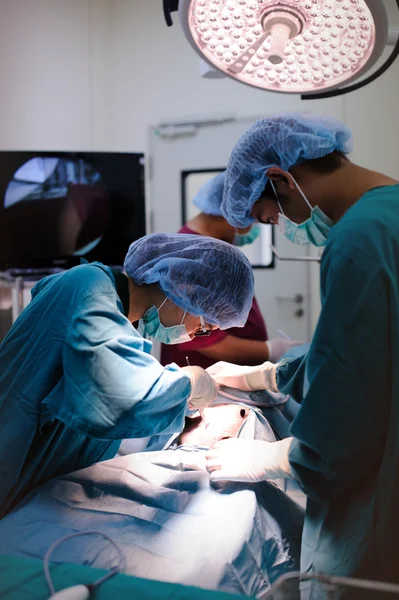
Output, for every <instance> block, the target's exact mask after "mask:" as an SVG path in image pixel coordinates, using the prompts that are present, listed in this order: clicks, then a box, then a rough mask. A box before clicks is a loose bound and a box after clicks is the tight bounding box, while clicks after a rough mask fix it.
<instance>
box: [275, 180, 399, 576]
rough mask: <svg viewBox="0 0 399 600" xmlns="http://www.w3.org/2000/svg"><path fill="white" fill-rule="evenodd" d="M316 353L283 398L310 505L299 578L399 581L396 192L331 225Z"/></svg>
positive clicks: (284, 375)
mask: <svg viewBox="0 0 399 600" xmlns="http://www.w3.org/2000/svg"><path fill="white" fill-rule="evenodd" d="M321 300H322V310H321V315H320V319H319V322H318V325H317V328H316V332H315V335H314V339H313V341H312V344H311V347H310V350H309V352H308V354H307V355H306V356H305V357H300V358H298V359H296V360H293V361H291V362H286V363H285V364H283V365H282V366H281V367H280V368H279V369H278V373H277V384H278V388H279V390H281V391H282V392H285V393H289V394H291V395H292V396H293V397H294V398H295V399H296V400H298V401H299V402H301V403H302V405H301V409H300V411H299V413H298V416H297V417H296V419H295V421H294V423H293V425H292V429H291V432H292V435H293V436H294V442H293V445H292V447H291V450H290V457H289V458H290V464H291V467H292V470H293V471H294V473H295V476H296V477H297V479H298V480H299V481H300V483H301V485H302V487H303V489H304V491H305V492H306V494H307V495H308V503H307V510H306V518H305V527H304V534H303V544H302V571H307V572H309V571H317V572H328V573H332V574H334V575H343V576H355V577H362V578H367V579H379V580H385V581H392V582H399V559H398V558H397V556H398V555H397V548H398V543H399V186H398V185H394V186H388V187H382V188H376V189H374V190H370V191H369V192H368V193H366V194H365V195H364V196H362V197H361V198H360V199H359V201H358V202H356V203H355V204H354V205H353V206H352V207H351V208H350V209H349V210H348V211H347V212H346V213H345V215H344V216H343V218H342V219H341V220H340V221H339V222H338V223H337V224H336V225H335V226H334V227H333V229H332V231H331V233H330V236H329V239H328V242H327V245H326V248H325V252H324V254H323V258H322V262H321Z"/></svg>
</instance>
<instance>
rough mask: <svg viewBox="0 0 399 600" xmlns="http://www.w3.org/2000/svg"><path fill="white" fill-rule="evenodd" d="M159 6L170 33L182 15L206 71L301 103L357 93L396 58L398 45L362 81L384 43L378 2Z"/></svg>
mask: <svg viewBox="0 0 399 600" xmlns="http://www.w3.org/2000/svg"><path fill="white" fill-rule="evenodd" d="M395 2H396V5H397V7H398V11H399V0H395ZM163 5H164V13H165V18H166V21H167V24H168V25H172V19H171V13H172V12H174V11H178V12H179V17H180V22H181V25H182V28H183V31H184V33H185V35H186V37H187V38H188V41H189V42H190V44H191V46H192V47H193V48H194V49H195V50H196V52H197V53H198V54H199V55H200V57H201V58H202V59H203V60H204V61H205V62H206V63H207V64H208V65H210V67H211V68H213V69H215V70H216V71H217V72H220V73H223V74H224V75H227V76H229V77H232V78H233V79H236V80H238V81H241V82H242V83H245V84H247V85H251V86H254V87H257V88H261V89H264V90H269V91H272V92H283V93H297V94H298V93H299V94H301V95H302V98H304V99H312V98H326V97H331V96H337V95H341V94H345V93H347V92H350V91H354V90H356V89H359V88H361V87H363V86H364V85H367V84H368V83H371V81H374V80H375V79H377V77H379V76H380V75H381V74H382V73H383V72H384V71H386V70H387V69H388V68H389V66H390V65H391V64H392V63H393V62H394V60H395V59H396V57H397V56H398V54H399V38H398V39H397V40H396V44H395V47H394V49H393V51H392V53H391V55H390V56H389V57H388V59H387V60H386V61H385V63H384V64H383V65H382V66H381V67H380V68H379V69H378V70H376V71H375V72H374V73H372V75H370V76H368V77H366V78H364V75H365V74H366V73H367V72H369V71H370V69H371V68H372V67H373V66H374V65H375V63H376V62H377V61H378V59H379V58H380V57H381V55H382V53H383V50H384V48H385V47H386V45H387V41H388V20H387V14H386V9H385V6H384V3H383V0H163ZM357 80H359V81H357ZM355 81H357V83H353V82H355ZM348 84H352V85H348Z"/></svg>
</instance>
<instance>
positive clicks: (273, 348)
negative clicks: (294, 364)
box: [266, 338, 304, 363]
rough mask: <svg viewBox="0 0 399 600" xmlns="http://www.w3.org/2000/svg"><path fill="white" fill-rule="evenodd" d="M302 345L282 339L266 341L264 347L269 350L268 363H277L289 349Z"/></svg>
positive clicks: (296, 341) (298, 342) (295, 341)
mask: <svg viewBox="0 0 399 600" xmlns="http://www.w3.org/2000/svg"><path fill="white" fill-rule="evenodd" d="M303 343H304V342H300V341H298V340H284V339H282V338H276V339H274V340H267V342H266V345H267V347H268V349H269V360H270V362H272V363H277V362H278V361H279V360H280V359H281V357H282V356H283V355H284V354H285V353H286V352H288V350H290V348H293V347H294V346H302V344H303Z"/></svg>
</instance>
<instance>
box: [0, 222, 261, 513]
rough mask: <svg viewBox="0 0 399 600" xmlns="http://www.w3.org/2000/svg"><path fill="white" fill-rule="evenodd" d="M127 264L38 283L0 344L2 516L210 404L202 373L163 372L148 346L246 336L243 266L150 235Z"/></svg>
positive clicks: (248, 284) (181, 241) (182, 239)
mask: <svg viewBox="0 0 399 600" xmlns="http://www.w3.org/2000/svg"><path fill="white" fill-rule="evenodd" d="M124 267H125V271H126V275H125V274H122V273H118V272H115V271H113V270H112V269H110V268H109V267H107V266H104V265H103V264H101V263H98V262H95V263H92V264H88V263H87V264H82V265H80V266H78V267H74V268H72V269H70V270H68V271H66V272H63V273H60V274H57V275H52V276H50V277H46V278H45V279H42V280H41V281H40V282H39V283H38V284H37V285H36V286H35V287H34V289H33V291H32V301H31V302H30V304H29V305H28V306H27V308H26V309H25V310H24V311H23V313H22V314H21V315H20V317H19V318H18V319H17V321H16V322H15V323H14V325H13V327H12V328H11V330H10V331H9V333H8V335H7V336H6V338H5V339H4V341H3V343H2V344H1V346H0V516H4V515H5V514H6V513H7V512H8V511H10V510H11V509H12V508H13V507H14V506H15V505H16V503H17V502H18V501H19V500H21V499H22V498H23V497H24V496H25V495H26V494H27V492H29V491H30V490H31V489H32V488H34V487H36V486H38V485H40V484H41V483H43V482H44V481H46V480H48V479H50V478H52V477H55V476H58V475H61V474H63V473H67V472H70V471H75V470H77V469H81V468H84V467H88V466H89V465H92V464H93V463H95V462H98V461H102V460H106V459H108V458H111V457H113V456H114V455H115V454H116V452H117V451H118V448H119V445H120V442H121V440H122V439H124V438H137V437H145V436H149V435H152V434H157V433H159V432H164V433H173V432H180V431H181V430H182V429H183V425H184V420H185V415H186V412H187V408H189V409H197V408H201V407H206V406H208V405H210V404H211V403H212V402H213V400H214V399H215V397H216V394H217V386H216V384H215V383H214V381H213V379H212V378H211V377H210V376H209V375H208V374H207V373H206V371H204V370H203V369H201V368H200V367H195V366H193V367H185V368H182V369H180V368H179V367H178V366H177V365H170V366H167V367H162V366H161V365H160V364H159V363H158V362H157V360H155V358H153V357H152V356H151V354H150V351H151V346H152V344H151V342H150V341H148V340H150V339H155V340H159V341H161V342H164V343H167V344H176V343H182V342H187V341H188V340H190V339H192V338H194V337H195V336H196V335H198V334H202V333H204V332H207V331H211V330H213V329H216V328H219V327H220V328H221V329H225V328H229V327H240V326H241V327H242V326H243V325H244V324H245V322H246V320H247V317H248V313H249V310H250V308H251V305H252V298H253V275H252V270H251V266H250V264H249V262H248V261H247V259H246V257H245V256H244V255H243V254H242V253H241V252H239V251H238V250H237V249H235V248H234V247H233V246H231V245H230V244H226V243H224V242H221V241H218V240H214V239H211V238H205V237H199V236H194V235H177V234H175V235H165V234H154V235H150V236H146V237H144V238H141V239H140V240H138V241H136V242H134V243H133V244H132V245H131V246H130V248H129V251H128V253H127V256H126V259H125V264H124ZM133 323H134V324H135V326H133Z"/></svg>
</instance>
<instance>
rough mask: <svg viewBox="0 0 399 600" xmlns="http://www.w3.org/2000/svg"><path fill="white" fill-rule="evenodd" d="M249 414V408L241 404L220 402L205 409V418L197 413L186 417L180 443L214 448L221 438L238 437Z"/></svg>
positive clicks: (179, 439) (178, 441)
mask: <svg viewBox="0 0 399 600" xmlns="http://www.w3.org/2000/svg"><path fill="white" fill-rule="evenodd" d="M248 415H249V408H247V407H244V406H241V405H239V404H218V405H216V406H210V407H208V408H205V409H204V418H205V420H202V418H201V417H200V416H199V414H197V413H196V414H195V415H194V416H192V417H187V418H186V423H185V427H184V430H183V432H182V433H181V434H180V436H179V438H178V440H177V443H178V445H182V444H185V445H191V446H204V447H206V448H213V447H214V446H215V444H216V443H217V442H219V441H220V440H225V439H228V438H231V437H236V436H237V434H238V432H239V431H240V429H241V427H242V425H243V424H244V423H245V421H246V419H247V418H248Z"/></svg>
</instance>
